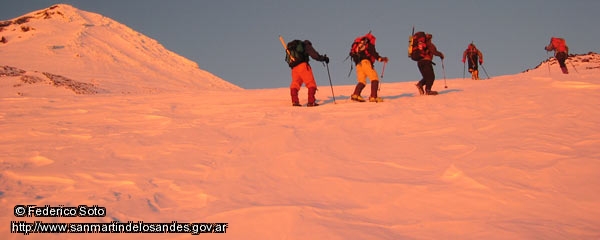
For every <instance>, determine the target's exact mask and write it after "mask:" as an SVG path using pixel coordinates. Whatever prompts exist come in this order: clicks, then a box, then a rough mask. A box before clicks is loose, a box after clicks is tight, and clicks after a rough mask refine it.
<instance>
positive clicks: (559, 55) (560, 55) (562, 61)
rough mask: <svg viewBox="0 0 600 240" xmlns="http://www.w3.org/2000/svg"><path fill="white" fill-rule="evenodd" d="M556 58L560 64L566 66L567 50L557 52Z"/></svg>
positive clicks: (562, 66)
mask: <svg viewBox="0 0 600 240" xmlns="http://www.w3.org/2000/svg"><path fill="white" fill-rule="evenodd" d="M555 57H556V60H558V65H560V67H561V68H566V67H567V64H565V61H567V57H568V56H567V53H566V52H557V53H556V56H555Z"/></svg>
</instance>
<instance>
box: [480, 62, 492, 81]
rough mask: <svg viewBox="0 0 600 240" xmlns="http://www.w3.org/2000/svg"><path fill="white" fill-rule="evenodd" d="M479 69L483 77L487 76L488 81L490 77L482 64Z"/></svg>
mask: <svg viewBox="0 0 600 240" xmlns="http://www.w3.org/2000/svg"><path fill="white" fill-rule="evenodd" d="M481 68H482V69H483V72H484V73H485V76H487V78H488V79H490V75H488V74H487V71H486V70H485V67H484V66H483V64H481Z"/></svg>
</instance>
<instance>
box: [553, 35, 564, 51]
mask: <svg viewBox="0 0 600 240" xmlns="http://www.w3.org/2000/svg"><path fill="white" fill-rule="evenodd" d="M550 43H552V46H553V47H554V49H556V51H557V52H566V51H567V42H566V41H565V40H564V39H562V38H557V37H552V39H551V40H550Z"/></svg>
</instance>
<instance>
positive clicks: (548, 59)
mask: <svg viewBox="0 0 600 240" xmlns="http://www.w3.org/2000/svg"><path fill="white" fill-rule="evenodd" d="M546 62H548V64H546V65H548V75H551V74H550V55H548V51H546Z"/></svg>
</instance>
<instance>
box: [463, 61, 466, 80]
mask: <svg viewBox="0 0 600 240" xmlns="http://www.w3.org/2000/svg"><path fill="white" fill-rule="evenodd" d="M466 68H467V64H466V63H463V79H465V69H466Z"/></svg>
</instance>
